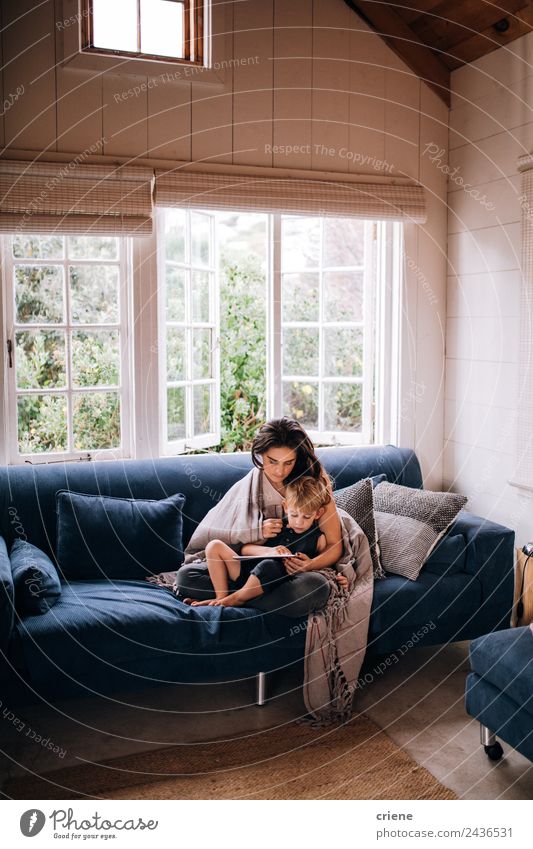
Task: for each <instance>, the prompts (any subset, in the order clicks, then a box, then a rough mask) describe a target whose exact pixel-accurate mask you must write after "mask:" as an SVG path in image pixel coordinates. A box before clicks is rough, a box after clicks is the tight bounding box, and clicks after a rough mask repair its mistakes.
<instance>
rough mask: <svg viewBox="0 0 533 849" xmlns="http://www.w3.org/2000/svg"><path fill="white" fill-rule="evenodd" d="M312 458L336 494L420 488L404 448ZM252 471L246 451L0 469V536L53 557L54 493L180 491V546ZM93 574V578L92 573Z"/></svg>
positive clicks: (412, 457) (338, 451) (331, 451)
mask: <svg viewBox="0 0 533 849" xmlns="http://www.w3.org/2000/svg"><path fill="white" fill-rule="evenodd" d="M317 453H318V456H319V457H320V459H321V461H322V462H323V464H324V467H325V468H326V470H327V472H329V474H330V475H331V476H332V478H333V479H334V481H335V486H336V488H337V489H341V488H342V487H345V486H350V484H353V483H355V482H356V481H358V480H362V479H363V478H366V477H372V476H374V475H379V474H384V475H386V477H387V480H388V481H391V482H396V483H400V484H404V485H405V486H412V487H421V486H422V475H421V472H420V466H419V464H418V460H417V458H416V454H415V453H414V451H411V450H409V449H403V448H396V447H394V446H393V445H379V446H372V447H366V446H365V447H362V448H354V447H347V446H342V447H334V448H323V449H319V450H318V452H317ZM251 467H252V462H251V458H250V455H249V454H245V453H240V454H194V455H190V456H186V455H184V456H180V457H161V458H156V459H152V460H113V461H105V462H104V461H101V462H90V463H87V462H84V463H51V464H41V465H38V464H36V465H20V466H4V467H0V534H2V535H3V536H4V537H5V539H6V542H7V543H8V545H10V544H11V543H12V541H13V540H14V539H15V538H16V537H23V538H24V539H27V540H28V541H29V542H32V543H33V544H34V545H36V546H38V547H39V548H41V549H42V550H43V551H46V553H47V554H49V555H50V556H51V557H53V556H54V554H55V552H56V532H57V530H56V503H55V499H56V492H57V491H58V490H60V489H68V490H70V491H72V492H83V493H90V494H93V495H112V496H117V497H120V498H154V499H161V498H167V496H168V495H171V494H172V493H175V492H181V493H183V494H184V496H185V507H184V511H183V543H184V545H185V546H186V545H187V543H188V541H189V539H190V538H191V536H192V533H193V531H194V530H195V529H196V527H197V524H198V522H199V521H200V520H201V519H203V517H204V516H205V514H206V513H207V511H208V510H209V509H210V508H211V507H213V506H214V505H215V504H216V503H217V501H219V500H220V498H222V496H223V495H224V494H225V493H226V492H227V491H228V489H229V488H230V487H231V486H232V485H233V484H234V483H235V482H236V481H238V480H240V478H242V477H244V475H245V474H246V473H247V472H249V471H250V469H251ZM92 577H93V578H97V577H98V571H97V570H96V568H95V571H94V573H93V575H92Z"/></svg>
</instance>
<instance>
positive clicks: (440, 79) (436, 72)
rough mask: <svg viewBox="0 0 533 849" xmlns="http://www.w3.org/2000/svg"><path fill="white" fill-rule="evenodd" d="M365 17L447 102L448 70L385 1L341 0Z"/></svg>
mask: <svg viewBox="0 0 533 849" xmlns="http://www.w3.org/2000/svg"><path fill="white" fill-rule="evenodd" d="M344 2H345V3H346V4H347V5H348V6H349V7H350V9H352V11H354V12H355V13H356V14H358V15H359V16H360V17H361V18H363V20H365V21H366V22H367V23H368V24H370V26H371V27H372V29H374V30H375V31H376V32H377V33H378V34H379V35H380V36H381V38H382V39H383V41H385V43H386V44H388V46H389V47H390V48H391V49H392V50H394V52H395V53H396V55H397V56H399V57H400V59H403V61H404V62H405V64H406V65H407V66H408V67H409V68H411V70H412V71H414V72H415V74H417V76H419V77H420V78H421V79H423V80H424V82H426V83H427V84H428V85H429V86H430V88H432V89H433V91H435V92H436V93H437V94H438V95H439V97H440V98H441V99H442V100H443V101H444V103H445V104H446V105H447V106H449V105H450V71H449V69H448V68H447V67H446V65H445V64H444V62H442V61H441V60H440V59H439V58H438V56H435V54H434V53H433V52H432V51H431V49H430V48H429V47H428V46H427V44H424V42H423V41H422V40H421V39H420V38H419V37H418V36H417V35H416V33H414V32H413V30H412V29H411V28H410V27H409V26H408V25H407V24H406V23H405V21H404V20H403V18H401V17H400V15H399V14H398V13H397V12H396V11H395V10H394V9H392V8H391V6H390V5H389V4H388V3H385V2H367V0H344Z"/></svg>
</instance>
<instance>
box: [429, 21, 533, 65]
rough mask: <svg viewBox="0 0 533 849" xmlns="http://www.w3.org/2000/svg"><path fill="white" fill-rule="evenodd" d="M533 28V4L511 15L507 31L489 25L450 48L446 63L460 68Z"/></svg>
mask: <svg viewBox="0 0 533 849" xmlns="http://www.w3.org/2000/svg"><path fill="white" fill-rule="evenodd" d="M532 30H533V6H527V7H526V8H525V9H521V10H520V11H519V12H517V13H516V15H509V29H508V30H507V31H506V32H496V30H495V29H494V27H488V28H487V29H485V30H483V31H482V32H480V33H476V35H474V36H472V38H469V39H467V40H466V41H462V42H461V43H460V44H458V45H457V46H455V47H452V48H450V50H449V51H448V53H447V54H446V56H445V59H446V63H447V64H448V66H449V67H450V69H451V70H455V68H460V67H461V65H465V64H468V62H473V61H474V60H475V59H479V57H480V56H485V55H486V54H487V53H492V51H493V50H497V49H498V47H504V46H505V45H506V44H510V42H511V41H515V40H516V39H517V38H520V37H521V36H523V35H527V33H530V32H531V31H532Z"/></svg>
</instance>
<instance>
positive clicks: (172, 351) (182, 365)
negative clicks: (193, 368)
mask: <svg viewBox="0 0 533 849" xmlns="http://www.w3.org/2000/svg"><path fill="white" fill-rule="evenodd" d="M186 350H187V349H186V335H185V330H180V329H178V328H176V327H167V380H185V378H186V376H187V371H186V362H187V360H186V356H187V354H186Z"/></svg>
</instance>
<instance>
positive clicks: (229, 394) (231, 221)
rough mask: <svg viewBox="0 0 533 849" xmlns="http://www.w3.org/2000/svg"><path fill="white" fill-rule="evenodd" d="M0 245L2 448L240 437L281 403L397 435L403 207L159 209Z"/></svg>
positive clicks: (318, 419) (336, 425)
mask: <svg viewBox="0 0 533 849" xmlns="http://www.w3.org/2000/svg"><path fill="white" fill-rule="evenodd" d="M2 257H3V275H2V279H3V295H2V297H3V303H4V304H5V309H4V314H5V321H4V326H3V327H2V328H0V330H1V332H2V334H3V345H4V352H5V353H6V356H5V357H4V369H3V372H2V374H1V375H0V378H2V379H3V381H4V388H5V392H4V396H5V397H4V409H5V412H6V416H5V419H4V425H5V426H4V429H3V431H2V430H1V429H0V452H2V450H3V454H4V456H5V459H6V461H7V462H15V463H16V462H24V461H26V460H29V459H31V461H32V462H49V461H51V460H59V459H65V458H67V459H83V458H87V457H90V458H91V459H93V458H98V459H105V458H106V457H108V458H113V457H116V456H122V457H129V456H131V457H134V456H143V457H148V456H150V457H151V456H159V455H165V454H166V455H169V454H170V455H172V454H178V453H182V452H186V451H190V450H206V449H210V450H219V451H235V450H248V449H249V447H250V444H251V441H252V439H253V436H254V434H255V433H256V431H257V428H258V427H259V426H260V425H261V424H262V423H263V422H264V421H266V420H267V419H268V418H272V417H278V416H281V415H288V416H290V417H292V418H295V419H297V420H298V421H299V422H301V424H302V425H303V426H304V427H305V428H306V430H307V431H308V432H309V434H310V435H311V437H312V438H313V439H314V441H315V442H316V443H317V444H320V445H332V444H352V445H360V444H370V443H372V442H374V441H375V440H376V439H377V440H378V441H390V440H391V439H392V440H393V439H394V438H395V431H394V426H395V425H394V422H395V421H396V419H397V416H398V411H397V409H396V407H397V394H398V393H397V382H398V378H397V376H396V375H397V369H396V367H395V365H394V363H397V356H398V354H397V351H396V349H397V343H396V342H395V339H397V337H398V333H399V322H400V315H401V309H400V307H399V306H398V304H399V300H398V299H399V298H400V290H401V282H400V280H401V274H400V269H401V225H400V224H398V223H393V222H389V223H385V222H381V223H376V222H372V221H363V220H359V219H349V218H328V217H318V216H305V215H298V216H297V215H281V214H267V213H252V212H245V211H217V210H184V209H180V208H159V209H158V211H157V226H156V228H155V231H154V234H153V235H151V236H148V237H144V238H139V239H135V240H132V239H121V238H115V237H111V236H93V237H85V236H84V237H82V236H74V235H69V236H66V235H48V236H29V235H26V234H24V235H16V236H9V237H7V236H6V237H4V239H3V250H2ZM395 293H396V294H395ZM395 352H396V353H395ZM134 363H135V367H134V365H133V364H134Z"/></svg>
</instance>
